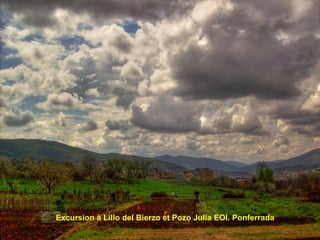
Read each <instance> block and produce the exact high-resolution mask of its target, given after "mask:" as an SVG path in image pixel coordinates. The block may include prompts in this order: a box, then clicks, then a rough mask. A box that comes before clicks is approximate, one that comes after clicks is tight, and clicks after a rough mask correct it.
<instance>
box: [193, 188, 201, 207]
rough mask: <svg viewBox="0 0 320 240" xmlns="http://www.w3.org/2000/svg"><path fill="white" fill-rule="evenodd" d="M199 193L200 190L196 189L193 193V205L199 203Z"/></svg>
mask: <svg viewBox="0 0 320 240" xmlns="http://www.w3.org/2000/svg"><path fill="white" fill-rule="evenodd" d="M199 194H200V192H199V191H195V192H194V193H193V205H197V203H199V202H200V201H199Z"/></svg>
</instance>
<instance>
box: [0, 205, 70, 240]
mask: <svg viewBox="0 0 320 240" xmlns="http://www.w3.org/2000/svg"><path fill="white" fill-rule="evenodd" d="M0 224H1V226H5V227H1V229H0V239H2V240H11V239H17V240H18V239H23V240H29V239H39V240H41V239H48V240H50V239H55V238H56V237H58V236H59V235H61V234H62V233H64V232H65V231H66V230H67V229H69V228H71V226H72V225H71V224H64V223H42V222H41V221H40V217H39V213H37V212H35V211H34V210H19V211H14V210H11V211H1V212H0Z"/></svg>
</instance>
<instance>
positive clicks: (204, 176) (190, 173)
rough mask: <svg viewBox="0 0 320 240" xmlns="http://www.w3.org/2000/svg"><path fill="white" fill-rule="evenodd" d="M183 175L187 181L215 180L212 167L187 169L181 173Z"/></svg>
mask: <svg viewBox="0 0 320 240" xmlns="http://www.w3.org/2000/svg"><path fill="white" fill-rule="evenodd" d="M180 175H181V177H182V178H183V179H184V180H185V181H191V180H192V179H195V180H198V181H202V182H208V181H211V180H213V178H214V173H213V170H212V169H210V168H197V169H195V170H186V171H183V172H181V173H180Z"/></svg>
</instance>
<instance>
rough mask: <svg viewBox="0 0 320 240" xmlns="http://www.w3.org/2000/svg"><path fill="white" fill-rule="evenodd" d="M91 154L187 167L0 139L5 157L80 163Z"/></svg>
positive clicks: (162, 166)
mask: <svg viewBox="0 0 320 240" xmlns="http://www.w3.org/2000/svg"><path fill="white" fill-rule="evenodd" d="M86 155H90V156H92V157H94V158H95V159H97V160H101V161H106V160H109V159H113V158H122V159H126V160H133V159H145V160H150V161H151V162H152V167H154V168H159V169H167V170H172V171H181V170H184V169H185V168H184V167H182V166H180V165H177V164H174V163H169V162H162V161H159V160H156V159H153V158H146V157H139V156H133V155H124V154H119V153H106V154H101V153H96V152H91V151H88V150H84V149H81V148H77V147H71V146H69V145H66V144H62V143H58V142H54V141H45V140H38V139H0V157H4V158H26V159H28V158H30V159H34V160H42V159H52V160H56V161H59V162H66V161H69V162H72V163H80V162H81V160H82V159H83V158H84V157H85V156H86Z"/></svg>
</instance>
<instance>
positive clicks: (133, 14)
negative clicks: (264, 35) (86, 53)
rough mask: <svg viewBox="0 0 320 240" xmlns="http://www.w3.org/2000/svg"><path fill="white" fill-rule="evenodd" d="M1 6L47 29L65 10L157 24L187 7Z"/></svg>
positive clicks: (156, 0)
mask: <svg viewBox="0 0 320 240" xmlns="http://www.w3.org/2000/svg"><path fill="white" fill-rule="evenodd" d="M2 4H4V5H5V6H8V7H9V8H10V9H11V10H13V11H16V12H18V13H22V14H23V17H24V21H25V22H26V23H28V24H31V25H36V26H46V25H52V24H54V23H55V20H56V19H55V16H53V12H54V10H55V9H58V8H63V9H67V10H70V11H72V12H75V13H88V14H90V15H93V16H95V17H96V18H100V19H101V18H102V19H103V18H119V17H120V18H121V17H124V18H134V19H135V18H139V19H150V20H157V19H160V18H165V17H168V16H170V15H172V14H175V13H179V12H184V11H185V10H186V9H187V8H188V5H187V4H181V2H180V1H179V0H172V1H160V0H136V1H126V0H98V1H95V2H94V3H92V2H91V1H73V0H55V1H50V2H44V1H37V0H31V1H28V2H21V1H18V0H13V1H11V0H4V1H2Z"/></svg>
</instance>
